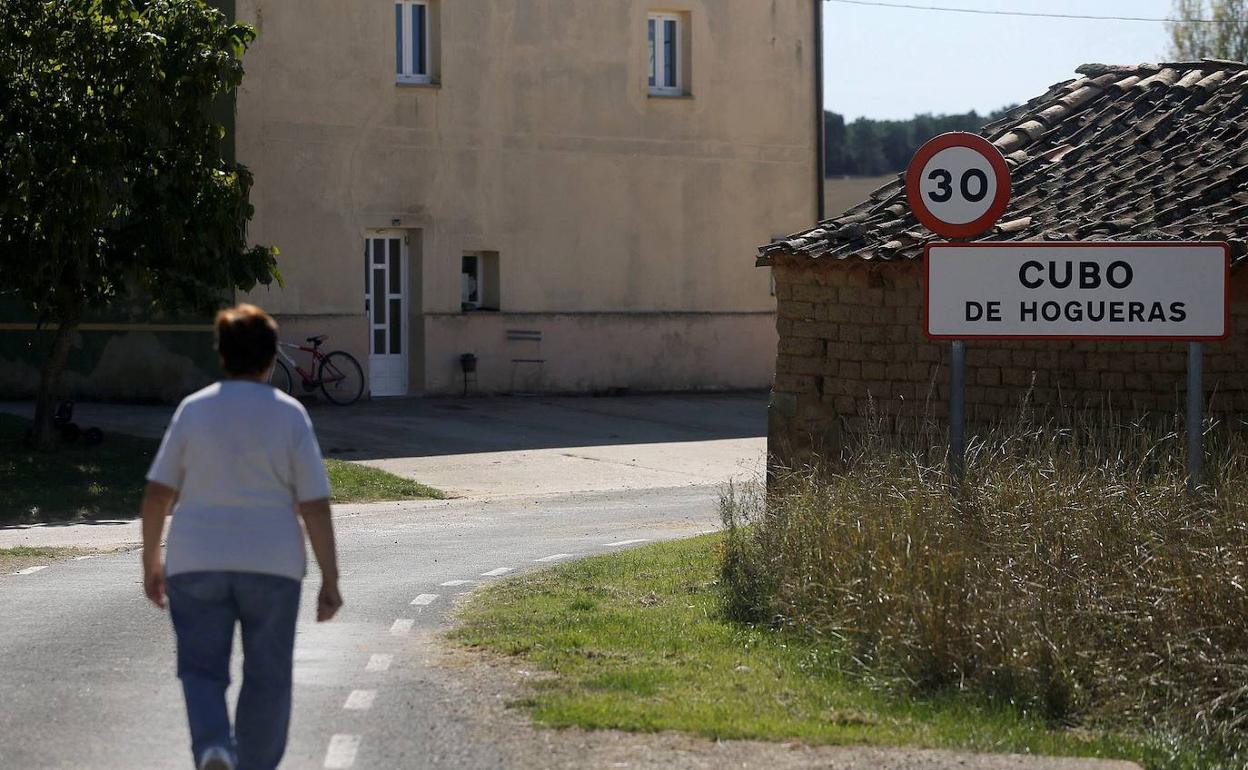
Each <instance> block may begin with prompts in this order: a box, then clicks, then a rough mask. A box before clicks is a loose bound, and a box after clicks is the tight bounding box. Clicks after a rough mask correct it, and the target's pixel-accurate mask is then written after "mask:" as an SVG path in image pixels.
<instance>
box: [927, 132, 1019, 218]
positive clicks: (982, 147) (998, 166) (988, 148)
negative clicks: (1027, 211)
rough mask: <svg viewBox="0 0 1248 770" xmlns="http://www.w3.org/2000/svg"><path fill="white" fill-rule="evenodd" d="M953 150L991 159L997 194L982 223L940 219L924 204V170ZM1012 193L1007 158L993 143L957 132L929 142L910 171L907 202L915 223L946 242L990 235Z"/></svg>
mask: <svg viewBox="0 0 1248 770" xmlns="http://www.w3.org/2000/svg"><path fill="white" fill-rule="evenodd" d="M950 147H966V148H967V149H970V150H974V151H975V152H978V153H979V154H980V155H982V156H984V157H985V158H987V160H988V164H989V165H990V166H992V170H993V171H994V172H995V173H996V176H997V194H996V196H995V197H993V199H992V205H991V206H989V207H988V210H987V211H985V212H984V214H983V215H982V216H981V217H979V218H978V219H976V220H974V221H972V222H967V223H965V224H960V225H958V224H952V223H949V222H945V221H943V220H940V219H937V218H936V216H935V215H934V214H932V212H931V211H930V210H929V209H928V208H927V204H926V203H924V202H923V196H922V195H921V194H920V191H919V175H920V174H921V173H922V172H923V167H924V166H926V165H927V162H928V161H929V160H931V159H932V156H933V155H935V154H936V153H938V152H940V151H941V150H947V149H949V148H950ZM1010 192H1011V190H1010V168H1009V166H1007V165H1005V158H1004V157H1003V156H1002V155H1001V151H1000V150H998V149H997V148H996V146H995V145H993V143H992V142H990V141H988V140H987V139H985V138H983V137H982V136H980V135H979V134H970V133H966V132H963V131H956V132H952V133H948V134H941V135H940V136H937V137H935V138H933V139H929V140H928V141H927V142H925V143H924V144H923V146H922V147H920V148H919V150H918V152H916V153H915V154H914V157H913V158H912V159H911V160H910V165H909V166H907V167H906V200H908V201H909V202H910V210H911V211H912V212H914V217H915V219H917V220H919V222H920V223H921V224H922V225H923V226H924V227H926V228H927V229H928V230H931V231H932V232H934V233H936V234H937V235H943V236H944V237H946V238H973V237H975V236H976V235H980V234H982V233H984V232H987V231H988V229H989V228H991V227H992V226H993V225H995V224H996V223H997V220H998V219H1000V218H1001V215H1002V214H1004V213H1005V209H1006V207H1007V206H1009V205H1010Z"/></svg>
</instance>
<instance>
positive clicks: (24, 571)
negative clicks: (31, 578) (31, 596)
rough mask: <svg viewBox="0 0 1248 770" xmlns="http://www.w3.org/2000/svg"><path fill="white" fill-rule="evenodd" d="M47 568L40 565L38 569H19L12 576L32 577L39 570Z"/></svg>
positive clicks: (44, 565)
mask: <svg viewBox="0 0 1248 770" xmlns="http://www.w3.org/2000/svg"><path fill="white" fill-rule="evenodd" d="M47 568H48V565H46V564H40V565H39V566H38V567H27V568H26V569H19V570H18V571H17V572H14V573H13V574H14V575H33V574H35V573H36V572H38V571H39V570H41V569H47Z"/></svg>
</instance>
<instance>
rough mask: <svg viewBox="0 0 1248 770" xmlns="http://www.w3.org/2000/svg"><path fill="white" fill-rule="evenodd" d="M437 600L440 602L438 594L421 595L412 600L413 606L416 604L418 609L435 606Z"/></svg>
mask: <svg viewBox="0 0 1248 770" xmlns="http://www.w3.org/2000/svg"><path fill="white" fill-rule="evenodd" d="M437 600H438V595H437V594H421V595H420V596H417V597H416V598H415V599H412V604H415V605H416V606H418V607H425V606H428V605H430V604H433V603H434V602H435V601H437Z"/></svg>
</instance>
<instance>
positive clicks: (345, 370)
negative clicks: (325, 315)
mask: <svg viewBox="0 0 1248 770" xmlns="http://www.w3.org/2000/svg"><path fill="white" fill-rule="evenodd" d="M326 339H328V335H325V334H318V335H317V336H315V337H308V342H309V343H310V344H311V345H312V347H310V348H309V347H304V346H302V345H296V344H294V343H291V342H278V343H277V361H276V362H274V365H273V374H271V375H270V376H269V384H271V385H272V386H273V387H275V388H277V389H278V390H280V391H282V392H284V393H289V394H291V395H294V393H293V391H294V384H295V380H294V377H292V376H291V374H290V370H291V368H293V369H294V370H295V371H296V372H298V373H299V379H300V384H301V385H302V386H303V391H304V392H305V393H311V392H312V391H314V390H316V389H317V388H320V389H321V392H322V393H324V394H325V398H327V399H329V400H330V402H332V403H335V404H338V405H339V406H347V405H349V404H354V403H355V402H356V401H359V400H360V396H362V395H364V370H363V369H361V368H360V364H359V362H358V361H356V360H355V358H354V357H353V356H352V355H351V354H350V353H345V352H343V351H341V350H335V351H332V352H330V353H322V352H321V343H323V342H325V340H326ZM283 348H285V349H287V350H299V351H302V352H304V353H311V354H312V365H311V367H309V371H304V370H303V367H301V366H299V365H298V364H296V363H295V359H294V358H292V357H291V356H290V355H288V354H287V353H286V352H285V350H283ZM313 371H315V372H316V374H315V376H313Z"/></svg>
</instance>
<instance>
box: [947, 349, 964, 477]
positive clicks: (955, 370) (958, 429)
mask: <svg viewBox="0 0 1248 770" xmlns="http://www.w3.org/2000/svg"><path fill="white" fill-rule="evenodd" d="M965 426H966V344H965V343H964V342H962V340H954V341H953V342H951V343H949V475H950V476H951V477H953V483H954V484H955V485H957V484H959V483H960V482H961V481H962V469H963V467H964V466H963V462H962V460H963V457H962V456H963V453H964V452H965V451H966V432H965V431H966V427H965Z"/></svg>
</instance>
